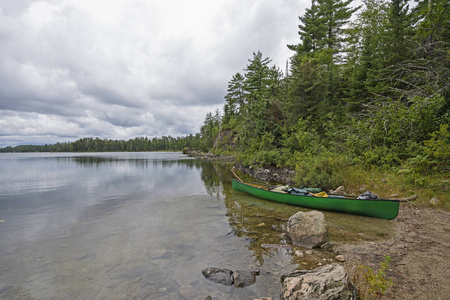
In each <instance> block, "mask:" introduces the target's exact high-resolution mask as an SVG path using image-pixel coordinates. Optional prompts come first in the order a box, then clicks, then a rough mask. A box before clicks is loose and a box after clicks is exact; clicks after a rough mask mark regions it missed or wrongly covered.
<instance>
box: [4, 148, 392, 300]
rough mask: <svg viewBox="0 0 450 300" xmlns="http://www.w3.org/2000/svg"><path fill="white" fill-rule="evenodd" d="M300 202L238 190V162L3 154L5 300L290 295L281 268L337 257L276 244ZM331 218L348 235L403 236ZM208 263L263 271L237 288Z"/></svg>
mask: <svg viewBox="0 0 450 300" xmlns="http://www.w3.org/2000/svg"><path fill="white" fill-rule="evenodd" d="M299 210H302V209H300V208H298V207H292V206H287V205H282V204H276V203H271V202H267V201H264V200H259V199H256V198H254V197H251V196H248V195H245V194H243V193H240V192H235V191H233V190H232V188H231V177H230V172H229V166H227V165H225V164H221V163H217V162H216V163H212V162H203V161H200V160H197V159H193V158H189V157H187V156H184V155H182V154H180V153H95V154H92V153H89V154H88V153H86V154H78V153H77V154H67V153H58V154H53V153H52V154H50V153H28V154H22V153H20V154H14V153H11V154H0V299H3V298H4V299H195V298H198V299H204V298H205V297H206V296H208V295H210V296H211V297H212V298H213V299H254V298H261V297H273V298H274V299H278V298H279V293H280V288H281V285H280V279H279V278H280V275H281V274H284V273H287V272H291V271H294V270H296V269H305V268H308V269H311V268H314V267H317V265H318V264H326V263H329V262H331V261H332V258H333V256H334V255H333V253H331V252H327V251H319V250H314V252H313V254H312V255H307V256H305V257H304V258H302V259H300V258H297V257H296V256H295V255H293V251H295V250H297V249H298V248H293V249H292V250H291V251H289V250H287V249H286V248H284V247H274V246H268V245H272V244H273V245H286V244H287V242H286V239H285V235H284V229H285V224H286V222H287V219H288V218H289V217H290V216H291V215H293V214H294V213H296V212H297V211H299ZM325 216H326V219H327V223H328V225H329V233H330V239H331V241H332V242H336V243H341V242H355V241H360V240H374V239H379V238H382V237H383V236H386V235H388V234H390V232H391V223H390V222H389V221H385V220H377V219H371V218H364V217H358V216H348V215H343V214H337V213H325ZM300 250H302V249H300ZM303 250H304V249H303ZM206 267H221V268H228V269H232V270H249V269H260V270H261V274H260V275H259V276H257V279H256V283H255V284H253V285H251V286H248V287H245V288H234V287H228V286H223V285H220V284H216V283H214V282H211V281H208V280H206V279H205V278H204V277H203V275H202V272H201V271H202V269H204V268H206Z"/></svg>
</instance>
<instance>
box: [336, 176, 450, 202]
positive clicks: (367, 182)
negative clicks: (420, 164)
mask: <svg viewBox="0 0 450 300" xmlns="http://www.w3.org/2000/svg"><path fill="white" fill-rule="evenodd" d="M343 174H344V178H345V179H344V187H345V190H346V191H347V192H348V193H351V194H354V195H358V194H361V193H363V192H365V191H371V192H372V193H375V194H378V195H379V196H380V197H381V198H390V197H391V196H392V195H398V196H399V197H400V198H406V197H409V196H412V195H417V196H418V197H417V200H415V203H416V204H418V205H426V206H434V205H433V204H431V203H430V200H431V199H432V198H437V199H439V203H438V204H437V205H436V206H437V207H439V208H442V209H446V210H450V193H449V191H450V178H448V177H444V176H440V177H439V176H427V177H423V176H420V175H415V176H414V175H411V174H408V175H405V174H397V173H396V172H395V171H384V170H381V169H377V168H373V169H370V170H367V169H363V168H361V167H349V168H346V169H345V170H344V171H343Z"/></svg>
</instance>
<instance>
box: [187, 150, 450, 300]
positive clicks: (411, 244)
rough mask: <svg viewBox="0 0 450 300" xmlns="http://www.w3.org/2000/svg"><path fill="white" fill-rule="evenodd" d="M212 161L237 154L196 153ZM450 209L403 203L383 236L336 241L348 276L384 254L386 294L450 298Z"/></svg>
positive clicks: (374, 265)
mask: <svg viewBox="0 0 450 300" xmlns="http://www.w3.org/2000/svg"><path fill="white" fill-rule="evenodd" d="M194 156H196V157H198V158H202V159H208V160H222V161H225V162H236V159H235V158H234V157H228V156H227V157H223V156H218V155H213V154H203V155H198V154H197V155H194ZM236 166H237V168H238V169H239V170H240V171H241V172H244V173H246V174H248V175H250V176H252V177H254V178H255V179H258V180H262V181H266V182H268V181H279V182H284V183H286V184H289V183H293V181H292V179H291V178H292V176H293V175H294V174H295V172H294V171H292V170H288V169H277V168H252V166H249V167H244V166H242V165H241V164H238V163H236ZM449 220H450V211H446V210H442V209H439V208H430V207H426V206H425V205H421V206H419V205H416V204H415V203H413V202H402V203H401V204H400V212H399V215H398V216H397V218H395V219H394V220H390V221H388V222H392V223H393V227H394V228H395V233H394V234H393V235H392V236H391V237H387V238H385V239H383V240H381V241H377V242H374V241H370V242H361V243H349V244H346V243H344V244H340V245H336V247H335V252H337V253H339V254H342V255H344V257H345V262H343V265H344V267H345V269H346V270H347V272H348V273H349V276H350V278H351V279H352V278H353V275H354V273H355V270H356V269H357V268H358V267H359V266H361V265H365V266H367V267H369V268H371V269H372V270H373V271H374V272H376V271H378V269H379V268H380V263H381V262H383V261H384V257H385V255H388V256H390V258H391V261H390V263H389V270H388V271H387V273H386V275H385V278H387V279H391V280H392V282H393V283H394V284H395V285H394V286H393V287H390V288H389V289H388V290H387V292H386V294H385V295H384V297H385V298H386V299H402V300H408V299H414V300H416V299H442V300H443V299H448V298H447V297H448V295H449V294H450V223H449Z"/></svg>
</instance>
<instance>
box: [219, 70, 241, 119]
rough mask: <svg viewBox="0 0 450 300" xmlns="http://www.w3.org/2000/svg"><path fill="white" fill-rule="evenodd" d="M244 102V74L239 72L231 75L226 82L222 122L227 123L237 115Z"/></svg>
mask: <svg viewBox="0 0 450 300" xmlns="http://www.w3.org/2000/svg"><path fill="white" fill-rule="evenodd" d="M244 104H245V95H244V76H242V75H241V73H239V72H238V73H236V74H235V75H233V77H232V78H231V80H230V81H229V82H228V89H227V94H226V95H225V105H224V116H223V118H222V122H223V123H224V124H228V123H229V121H230V120H231V119H232V118H234V117H235V116H237V115H239V113H240V110H241V108H242V107H243V106H244Z"/></svg>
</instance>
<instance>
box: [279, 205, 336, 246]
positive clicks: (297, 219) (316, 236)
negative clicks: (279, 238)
mask: <svg viewBox="0 0 450 300" xmlns="http://www.w3.org/2000/svg"><path fill="white" fill-rule="evenodd" d="M287 237H288V238H289V239H290V240H291V242H292V243H293V244H294V245H297V246H301V247H306V248H314V247H320V245H322V244H324V243H325V242H326V241H327V238H328V227H327V224H326V223H325V216H324V215H323V213H321V212H319V211H315V210H313V211H310V212H301V211H300V212H298V213H296V214H295V215H293V216H291V217H290V218H289V220H288V223H287Z"/></svg>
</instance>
